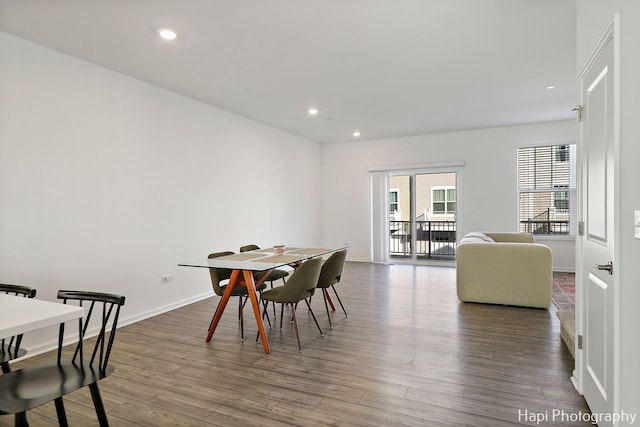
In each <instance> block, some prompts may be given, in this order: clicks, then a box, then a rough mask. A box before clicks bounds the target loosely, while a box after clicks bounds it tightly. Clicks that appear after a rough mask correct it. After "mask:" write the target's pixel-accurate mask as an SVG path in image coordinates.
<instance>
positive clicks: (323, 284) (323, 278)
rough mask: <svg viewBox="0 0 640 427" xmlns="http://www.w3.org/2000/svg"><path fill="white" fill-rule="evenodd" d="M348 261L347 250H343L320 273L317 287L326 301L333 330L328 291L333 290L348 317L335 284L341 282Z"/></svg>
mask: <svg viewBox="0 0 640 427" xmlns="http://www.w3.org/2000/svg"><path fill="white" fill-rule="evenodd" d="M346 259H347V250H346V249H343V250H341V251H338V252H334V253H333V254H331V256H330V257H329V258H327V260H326V261H325V262H324V264H323V265H322V270H321V271H320V277H319V278H318V284H317V287H318V288H319V289H321V291H322V298H323V299H324V308H325V310H326V311H327V317H328V318H329V327H330V328H333V325H332V323H331V316H330V315H329V304H328V302H327V298H328V297H329V296H328V289H329V288H331V289H333V292H334V293H335V294H336V298H338V302H339V303H340V307H342V311H344V315H345V317H348V315H347V310H345V309H344V305H343V304H342V301H341V300H340V296H339V295H338V292H337V291H336V288H335V284H336V283H339V282H340V278H341V277H342V269H343V268H344V263H345V261H346Z"/></svg>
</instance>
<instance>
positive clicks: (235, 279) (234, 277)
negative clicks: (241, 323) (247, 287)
mask: <svg viewBox="0 0 640 427" xmlns="http://www.w3.org/2000/svg"><path fill="white" fill-rule="evenodd" d="M239 283H240V271H239V270H234V271H233V272H232V273H231V277H230V278H229V283H228V284H227V288H226V289H225V290H224V294H222V298H221V299H220V302H219V303H218V308H217V309H216V314H215V315H214V316H213V321H212V322H211V326H209V332H208V333H207V339H206V340H205V342H209V341H211V337H212V336H213V333H214V332H215V330H216V327H217V326H218V322H219V321H220V318H221V317H222V312H223V311H224V308H225V307H226V306H227V302H229V298H230V297H231V292H232V291H233V288H235V287H236V286H238V284H239Z"/></svg>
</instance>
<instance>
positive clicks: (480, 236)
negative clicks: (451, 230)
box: [463, 231, 495, 243]
mask: <svg viewBox="0 0 640 427" xmlns="http://www.w3.org/2000/svg"><path fill="white" fill-rule="evenodd" d="M467 237H470V238H474V239H480V240H482V241H484V242H490V243H492V242H495V240H493V239H492V238H491V237H489V236H487V235H486V234H484V233H480V232H477V231H472V232H471V233H467V234H465V235H464V238H463V240H464V239H466V238H467ZM473 241H476V242H477V241H478V240H473Z"/></svg>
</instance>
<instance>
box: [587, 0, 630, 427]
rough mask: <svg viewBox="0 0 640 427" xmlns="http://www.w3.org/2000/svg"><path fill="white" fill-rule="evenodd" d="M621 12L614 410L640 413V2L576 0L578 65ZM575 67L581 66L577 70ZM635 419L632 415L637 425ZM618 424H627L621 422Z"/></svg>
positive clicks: (628, 0) (626, 0)
mask: <svg viewBox="0 0 640 427" xmlns="http://www.w3.org/2000/svg"><path fill="white" fill-rule="evenodd" d="M614 13H619V16H620V21H619V23H620V40H619V48H620V64H619V66H620V67H619V71H620V94H621V95H620V147H619V158H620V163H619V168H618V171H617V173H618V182H617V186H618V188H617V194H616V209H617V212H616V232H615V236H616V238H617V239H618V242H617V243H616V245H615V255H614V256H615V264H616V265H617V267H616V268H615V274H616V275H618V278H617V281H616V284H617V286H618V289H617V291H618V301H619V306H618V310H617V313H616V315H617V318H615V322H614V324H615V325H616V326H615V327H616V328H617V329H618V330H619V332H618V337H619V342H618V345H617V347H616V351H615V357H614V359H615V361H616V368H615V374H616V376H617V380H618V384H617V386H616V387H615V393H616V396H615V397H614V399H615V400H616V401H617V404H616V406H617V407H616V408H615V409H616V410H617V411H620V410H624V411H626V412H627V413H629V412H631V413H635V414H638V416H639V417H640V364H639V363H638V354H639V353H640V340H639V339H638V325H640V310H638V303H639V302H640V283H639V278H640V262H638V260H640V240H638V239H635V238H634V237H633V211H634V210H636V209H640V191H638V183H639V182H640V168H638V159H640V121H639V120H638V114H639V113H640V79H638V76H640V49H638V41H639V40H640V22H639V21H640V2H638V1H637V0H607V1H602V0H580V1H578V2H577V28H578V37H577V43H578V45H577V53H578V56H577V61H576V64H577V65H578V68H581V67H582V65H583V64H584V63H585V61H586V59H587V58H588V55H589V54H590V52H591V50H592V49H593V47H594V46H595V45H596V43H597V41H598V39H599V38H600V36H601V35H602V33H603V32H604V30H605V28H606V27H607V25H608V24H609V22H610V21H611V19H612V18H613V15H614ZM578 71H579V70H578ZM637 423H638V421H637V420H636V424H637ZM620 425H621V426H622V425H631V424H629V423H624V422H623V423H621V424H620Z"/></svg>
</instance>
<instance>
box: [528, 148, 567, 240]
mask: <svg viewBox="0 0 640 427" xmlns="http://www.w3.org/2000/svg"><path fill="white" fill-rule="evenodd" d="M575 147H576V146H575V144H568V145H554V146H544V147H528V148H520V149H518V199H519V217H520V218H519V220H520V231H521V232H524V233H533V234H560V235H562V234H565V235H566V234H574V233H575V232H574V230H573V228H574V227H573V226H572V225H571V224H572V223H575V197H576V188H575V161H576V160H575V157H576V156H575V152H576V149H575Z"/></svg>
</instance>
